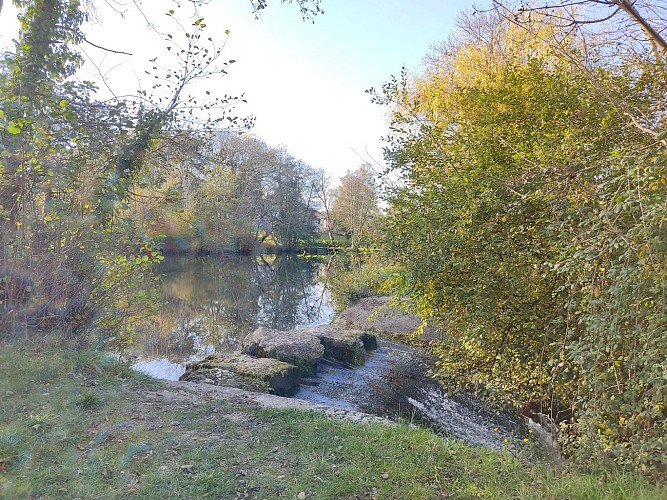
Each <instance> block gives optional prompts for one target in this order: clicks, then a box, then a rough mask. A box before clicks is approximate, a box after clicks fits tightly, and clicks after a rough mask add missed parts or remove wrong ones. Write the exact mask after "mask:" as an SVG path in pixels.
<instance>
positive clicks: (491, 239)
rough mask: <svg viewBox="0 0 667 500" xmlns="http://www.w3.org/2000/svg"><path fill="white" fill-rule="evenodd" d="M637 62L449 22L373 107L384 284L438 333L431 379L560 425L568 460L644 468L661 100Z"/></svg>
mask: <svg viewBox="0 0 667 500" xmlns="http://www.w3.org/2000/svg"><path fill="white" fill-rule="evenodd" d="M597 41H598V42H599V39H598V40H597ZM640 54H641V53H640ZM643 54H644V57H645V58H644V57H635V59H634V60H633V59H632V58H625V57H610V56H609V46H605V45H603V44H600V43H596V44H594V45H591V44H589V43H588V39H587V38H586V37H585V36H584V34H582V32H580V31H576V30H571V29H565V27H564V26H563V25H562V24H559V23H544V22H539V23H536V22H533V23H531V22H529V21H528V20H524V21H523V22H522V23H518V22H516V20H515V19H514V18H513V17H512V18H507V17H504V16H502V15H499V13H498V12H489V13H487V14H485V15H482V14H476V15H475V16H463V17H462V18H461V19H460V30H459V32H458V33H457V36H455V37H453V38H452V39H450V40H448V41H447V42H445V43H444V44H442V45H441V46H439V47H437V48H436V50H435V51H434V53H433V54H431V55H430V58H429V66H428V68H427V70H426V71H425V72H424V73H423V74H422V75H419V76H417V77H416V78H414V79H411V80H410V79H408V77H407V75H405V74H404V75H402V78H400V79H393V80H392V81H390V82H389V83H387V84H386V85H385V86H384V88H383V93H382V94H380V95H377V96H376V98H377V100H378V101H379V102H382V103H385V104H390V105H391V106H392V109H393V118H394V120H393V123H392V128H393V130H394V131H395V133H394V136H393V138H392V142H391V144H390V147H389V148H388V149H387V155H386V158H387V161H388V163H389V165H390V166H391V167H392V168H393V170H394V171H395V172H397V173H399V174H400V175H401V176H402V183H401V184H399V185H398V186H397V187H396V188H395V189H394V190H393V191H392V192H391V195H390V198H389V204H390V206H389V209H388V213H387V216H386V217H385V218H384V224H385V226H386V229H387V230H386V238H385V249H386V250H387V252H388V255H389V256H390V258H391V259H392V262H393V264H394V267H393V270H394V271H395V272H394V275H393V277H392V282H393V285H394V287H395V290H396V292H397V293H398V294H401V295H404V296H407V297H409V298H411V299H412V300H411V304H412V306H413V307H414V308H415V310H416V311H417V312H419V313H420V314H421V315H422V317H425V318H429V321H430V322H432V323H435V325H436V326H438V327H439V328H440V329H441V330H442V331H443V333H444V334H445V335H444V339H445V340H444V341H443V342H442V343H440V344H436V345H435V346H434V353H435V354H436V355H437V356H438V358H439V372H440V376H441V377H442V378H445V379H447V380H449V381H452V382H453V383H455V384H462V383H463V384H466V385H467V386H468V387H473V388H477V389H478V390H481V391H484V392H486V393H487V394H489V395H492V396H495V397H496V398H498V399H500V400H503V401H506V402H510V403H513V404H515V405H517V406H519V407H522V408H524V410H526V411H538V412H541V413H548V414H550V415H551V416H552V417H554V418H555V419H557V420H567V419H568V418H570V417H571V418H572V419H571V420H570V423H571V426H570V427H568V429H570V432H571V433H568V434H567V438H566V439H565V440H564V442H565V443H567V444H568V448H567V450H568V451H569V452H573V453H581V456H582V457H589V458H590V457H591V456H593V457H595V456H598V455H600V454H603V455H605V456H607V457H612V458H613V459H614V460H616V461H617V463H619V464H620V465H623V466H634V467H641V468H642V470H645V471H652V472H653V473H659V471H660V470H662V468H664V461H663V460H662V458H661V456H660V452H659V450H660V447H661V444H660V438H659V436H660V435H661V434H663V433H664V425H663V423H664V416H665V410H664V405H663V404H662V403H660V401H662V400H663V399H664V397H665V390H667V388H666V387H665V384H662V383H660V382H658V379H657V378H656V376H657V373H658V372H659V371H660V370H662V369H664V367H665V364H664V357H663V358H660V356H659V355H658V353H659V352H660V351H664V349H665V348H666V347H667V345H665V343H666V342H667V339H666V338H665V336H664V335H661V334H659V333H658V332H661V331H662V332H664V331H665V302H664V293H665V270H666V269H667V266H666V265H665V263H666V256H665V254H666V252H665V249H664V245H663V246H661V245H660V244H659V243H657V242H658V241H664V238H665V227H667V225H666V224H667V218H666V216H665V212H664V198H665V195H666V194H667V193H666V192H665V191H666V188H665V186H667V183H666V182H665V177H664V172H665V169H664V165H665V163H664V162H665V157H664V144H663V143H662V142H661V141H662V138H663V137H664V134H661V133H660V132H659V130H660V127H661V124H662V123H663V120H664V107H663V106H662V105H661V104H660V103H662V102H663V99H664V91H665V88H664V78H662V77H661V76H660V75H661V74H662V75H663V76H664V73H663V71H664V66H663V65H662V63H657V64H655V63H654V62H649V61H650V57H652V56H651V55H649V53H647V52H645V53H643ZM634 110H642V113H643V114H642V115H641V123H640V126H637V119H636V117H635V116H634V113H633V111H634ZM642 124H643V125H642ZM645 124H651V126H652V128H656V129H657V130H651V131H649V132H647V131H646V130H645V129H646V128H647V127H646V126H644V125H645ZM659 172H661V173H659ZM658 200H662V202H661V201H658ZM649 214H650V215H649ZM640 235H641V236H640ZM640 241H644V243H639V242H640ZM656 280H657V281H656ZM661 297H663V298H661ZM631 318H634V320H633V319H631ZM638 339H641V341H640V343H641V345H642V348H641V349H639V348H638V345H639V344H638ZM630 422H632V423H630Z"/></svg>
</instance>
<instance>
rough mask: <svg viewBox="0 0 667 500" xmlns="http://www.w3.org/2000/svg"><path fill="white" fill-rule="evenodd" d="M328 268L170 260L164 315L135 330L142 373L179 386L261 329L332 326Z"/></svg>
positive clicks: (293, 260)
mask: <svg viewBox="0 0 667 500" xmlns="http://www.w3.org/2000/svg"><path fill="white" fill-rule="evenodd" d="M323 267H324V264H323V263H321V262H314V261H311V260H307V259H304V258H300V257H296V256H286V257H276V256H266V255H263V256H258V257H242V258H237V259H229V258H226V259H221V258H216V257H202V258H191V257H169V258H166V259H165V260H164V261H163V262H162V263H161V264H160V265H159V266H158V267H157V269H156V272H158V273H159V274H161V275H162V301H161V303H162V304H163V307H162V310H161V311H160V313H159V315H157V316H156V317H153V318H149V319H147V320H145V321H143V322H142V323H140V324H137V325H135V329H136V330H137V335H136V337H135V342H134V343H133V345H132V346H131V348H130V349H129V352H128V353H129V354H130V355H132V356H135V357H136V362H135V363H134V367H135V368H136V369H138V370H140V371H143V372H146V373H149V374H150V375H153V376H156V377H159V378H166V379H172V380H176V379H178V377H179V376H180V375H181V374H182V373H183V371H184V365H185V363H187V362H188V361H191V360H194V359H198V358H201V357H204V356H206V355H208V354H211V353H213V352H233V351H237V350H238V349H239V348H240V345H241V340H242V339H243V337H244V336H245V335H247V334H249V333H250V332H252V331H253V330H254V329H255V328H257V327H258V326H269V327H272V328H277V329H281V330H288V329H291V328H296V327H299V326H313V325H320V324H324V323H328V322H329V321H330V320H331V318H332V316H333V307H332V304H331V299H330V297H329V293H328V291H327V289H326V288H325V287H324V285H323V284H322V283H321V282H320V280H319V274H320V273H321V272H322V270H323Z"/></svg>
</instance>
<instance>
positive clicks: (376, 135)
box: [0, 0, 472, 177]
mask: <svg viewBox="0 0 667 500" xmlns="http://www.w3.org/2000/svg"><path fill="white" fill-rule="evenodd" d="M96 4H98V5H99V7H98V18H99V19H98V22H96V23H94V24H92V25H90V26H89V27H88V28H87V36H88V38H89V39H90V40H91V41H93V42H95V43H97V44H99V45H103V46H105V47H109V48H113V49H116V50H124V51H127V52H130V53H132V57H129V56H123V55H113V54H109V53H104V52H102V51H100V50H97V49H94V48H92V47H88V48H86V52H87V55H88V56H89V57H90V58H91V59H92V60H94V61H96V65H97V67H98V68H100V70H101V72H102V73H103V74H105V77H106V80H107V82H108V84H109V86H110V87H111V88H112V89H113V90H114V92H116V93H119V94H123V93H131V92H133V91H135V90H136V89H137V88H139V87H140V86H141V87H142V88H145V87H146V86H147V85H149V84H148V81H147V80H146V79H145V77H144V76H143V75H144V73H143V68H144V67H145V66H147V65H148V59H150V58H152V57H154V56H155V55H156V54H162V53H166V52H165V50H164V43H163V42H162V41H161V40H160V38H159V37H158V36H157V35H155V34H154V33H153V34H151V33H149V32H148V31H147V30H146V20H145V18H144V16H143V15H141V13H139V12H138V10H137V8H136V7H135V6H134V4H133V3H131V2H130V1H129V0H126V7H125V8H124V9H125V13H124V15H123V16H122V17H121V16H120V15H118V14H117V13H115V12H113V11H111V10H110V9H108V7H107V3H106V2H102V1H100V2H96ZM176 5H177V4H176V3H175V2H170V1H164V0H162V1H160V0H144V1H143V2H142V3H141V6H142V10H143V12H144V14H145V15H146V17H147V18H148V19H150V20H151V21H153V22H154V23H157V24H159V25H160V28H161V29H163V30H169V31H173V29H174V26H173V24H172V25H170V24H169V22H170V19H169V18H168V17H167V16H165V15H164V13H165V12H166V11H167V10H169V9H171V8H174V9H175V10H176V11H177V14H176V15H177V16H178V17H179V19H180V20H181V23H182V24H183V25H185V26H188V25H189V23H190V22H191V20H190V19H189V16H190V15H193V13H192V12H191V7H190V4H189V3H188V2H182V4H181V8H176V7H175V6H176ZM471 5H472V3H471V2H465V1H458V0H456V1H443V0H411V1H406V0H403V1H399V0H322V7H323V9H324V14H323V15H318V16H317V17H316V18H315V23H314V24H313V23H311V22H304V21H302V20H301V16H300V14H299V11H298V8H297V6H296V5H289V4H286V5H279V3H278V1H277V0H274V1H273V2H269V7H268V8H267V9H266V10H265V11H263V13H262V19H260V20H255V18H254V16H253V14H252V9H251V7H250V3H249V2H248V1H247V0H213V1H212V2H210V4H209V5H207V6H204V7H201V8H200V9H199V15H201V16H203V17H204V18H205V22H206V23H207V25H208V26H207V30H208V31H209V32H210V33H211V34H213V35H214V38H216V39H220V40H222V39H225V38H226V37H225V35H224V32H225V30H227V29H228V30H230V36H229V39H228V41H227V44H226V46H225V50H224V58H225V59H235V60H236V61H237V62H236V63H235V64H234V65H232V67H231V68H230V71H229V74H228V75H226V76H225V77H224V78H222V79H221V80H220V81H210V82H207V85H208V87H207V88H209V89H211V90H212V91H213V92H214V93H221V94H224V93H227V94H239V93H242V92H244V93H245V97H246V98H247V100H248V104H247V105H244V106H243V107H241V108H239V109H238V112H239V114H252V115H254V116H255V117H256V126H255V129H254V133H256V134H257V135H258V136H260V137H262V138H263V139H264V140H265V141H267V142H268V143H269V144H271V145H272V146H277V145H281V144H282V145H284V146H285V147H286V148H287V149H288V150H289V151H290V153H292V154H293V155H294V156H296V157H298V158H301V159H303V160H304V161H306V162H307V163H308V164H310V165H311V166H313V167H318V168H325V169H326V170H327V171H329V172H330V173H331V174H332V176H333V177H338V176H340V175H343V174H344V173H345V171H346V170H348V169H350V170H352V169H354V168H356V167H357V166H358V165H359V164H361V163H362V162H364V161H369V162H371V163H378V162H381V161H382V160H381V141H380V138H381V136H382V135H385V134H386V131H387V126H386V117H385V110H383V109H382V108H380V107H379V106H376V105H373V104H371V103H370V99H369V96H368V95H367V94H366V93H365V92H364V91H365V90H366V89H368V88H370V87H379V86H380V85H381V84H382V83H383V82H385V81H387V80H388V79H389V77H390V76H391V75H392V74H397V73H398V72H399V71H400V69H401V67H402V66H403V65H405V66H407V67H408V68H409V69H410V70H412V71H419V67H420V64H421V61H422V58H423V57H424V56H425V55H426V53H427V52H428V49H429V47H430V46H431V45H432V44H433V43H436V42H439V41H441V40H444V39H446V38H447V37H448V36H449V34H450V33H451V32H452V29H453V26H454V23H455V19H456V15H457V13H458V12H459V11H461V10H462V9H464V8H469V7H470V6H471ZM15 17H16V10H15V9H14V7H13V5H12V4H11V3H10V2H9V1H6V2H5V6H4V9H3V11H2V13H1V14H0V48H5V47H7V46H9V45H10V43H11V39H12V38H13V37H15V35H16V30H17V23H16V22H15ZM98 74H99V72H98V69H96V68H95V67H94V66H92V65H87V66H86V67H85V68H84V71H83V75H82V77H85V78H87V79H90V78H99V77H98V76H97V75H98ZM202 88H203V87H202ZM194 90H195V92H196V91H197V89H196V88H195V89H194ZM202 92H203V91H202Z"/></svg>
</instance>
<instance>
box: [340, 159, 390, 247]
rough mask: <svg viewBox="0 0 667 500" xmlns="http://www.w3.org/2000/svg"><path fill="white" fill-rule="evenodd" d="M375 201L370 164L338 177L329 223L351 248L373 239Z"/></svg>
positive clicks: (375, 217) (374, 187) (376, 210)
mask: <svg viewBox="0 0 667 500" xmlns="http://www.w3.org/2000/svg"><path fill="white" fill-rule="evenodd" d="M377 198H378V195H377V188H376V186H375V180H374V173H373V170H372V169H371V166H370V165H368V164H365V165H362V166H360V167H359V168H358V169H357V170H355V171H353V172H350V171H348V172H347V174H345V175H344V176H343V177H342V178H341V180H340V186H339V187H338V188H337V189H336V190H335V192H334V199H333V202H332V207H331V220H332V222H333V224H334V225H335V226H336V227H337V228H338V229H340V230H341V231H342V232H343V233H344V234H345V236H346V237H347V239H348V241H349V242H350V244H351V245H352V248H357V247H358V246H359V244H360V243H362V242H365V241H368V240H369V239H370V238H371V237H372V235H373V233H374V231H375V229H376V226H375V224H376V220H377V216H378V204H377Z"/></svg>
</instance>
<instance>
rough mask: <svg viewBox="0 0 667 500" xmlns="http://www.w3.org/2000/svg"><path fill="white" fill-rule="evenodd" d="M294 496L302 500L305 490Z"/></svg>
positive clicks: (304, 496)
mask: <svg viewBox="0 0 667 500" xmlns="http://www.w3.org/2000/svg"><path fill="white" fill-rule="evenodd" d="M296 497H297V498H298V499H299V500H304V498H306V492H305V491H301V492H299V494H298V495H297V496H296Z"/></svg>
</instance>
